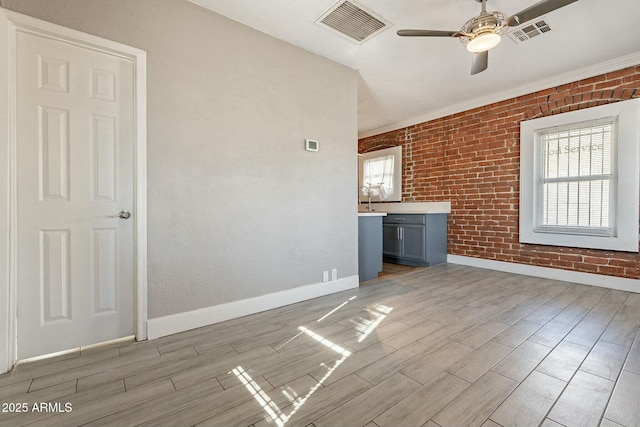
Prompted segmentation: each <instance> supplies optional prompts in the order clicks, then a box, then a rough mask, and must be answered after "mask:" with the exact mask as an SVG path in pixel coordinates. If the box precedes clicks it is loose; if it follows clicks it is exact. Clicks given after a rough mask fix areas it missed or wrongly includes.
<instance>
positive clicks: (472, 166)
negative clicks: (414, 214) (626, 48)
mask: <svg viewBox="0 0 640 427" xmlns="http://www.w3.org/2000/svg"><path fill="white" fill-rule="evenodd" d="M637 97H640V65H639V66H636V67H630V68H626V69H623V70H620V71H616V72H612V73H607V74H604V75H601V76H597V77H593V78H589V79H585V80H581V81H578V82H574V83H569V84H566V85H562V86H558V87H555V88H551V89H547V90H542V91H539V92H535V93H531V94H528V95H524V96H519V97H517V98H513V99H508V100H506V101H502V102H498V103H495V104H491V105H486V106H484V107H480V108H476V109H473V110H469V111H464V112H461V113H458V114H454V115H451V116H447V117H443V118H439V119H436V120H431V121H429V122H425V123H420V124H417V125H414V126H409V127H407V128H403V129H399V130H395V131H392V132H387V133H384V134H381V135H376V136H371V137H367V138H363V139H361V140H360V141H359V147H358V148H359V152H361V153H365V152H369V151H373V150H378V149H381V148H386V147H391V146H396V145H402V149H403V155H402V157H403V178H402V189H403V194H402V199H403V201H405V202H424V201H447V200H450V201H451V215H450V216H449V237H448V241H449V253H450V254H454V255H464V256H469V257H477V258H485V259H490V260H497V261H507V262H514V263H521V264H530V265H536V266H544V267H553V268H560V269H565V270H574V271H583V272H589V273H598V274H606V275H612V276H618V277H627V278H633V279H638V278H640V256H639V255H638V254H637V253H626V252H614V251H602V250H592V249H578V248H569V247H555V246H544V245H529V244H521V243H519V242H518V220H519V218H518V215H519V212H518V211H519V177H520V175H519V174H520V165H519V163H520V146H519V139H520V122H521V121H523V120H530V119H533V118H537V117H543V116H549V115H552V114H558V113H562V112H567V111H572V110H577V109H582V108H589V107H593V106H597V105H603V104H608V103H611V102H617V101H622V100H627V99H631V98H637Z"/></svg>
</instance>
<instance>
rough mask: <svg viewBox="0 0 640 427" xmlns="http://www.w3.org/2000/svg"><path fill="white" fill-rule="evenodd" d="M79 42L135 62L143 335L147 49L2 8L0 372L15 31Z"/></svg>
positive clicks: (10, 299)
mask: <svg viewBox="0 0 640 427" xmlns="http://www.w3.org/2000/svg"><path fill="white" fill-rule="evenodd" d="M20 31H21V32H27V33H31V34H37V35H38V36H41V37H46V38H51V39H55V40H58V41H63V42H66V43H70V44H72V45H75V46H81V47H85V48H88V49H92V50H95V51H98V52H102V53H106V54H109V55H114V56H118V57H121V58H125V59H128V60H130V61H132V63H133V64H134V73H135V76H134V82H135V100H134V112H135V116H136V117H135V119H134V125H135V136H134V138H135V140H134V145H135V147H134V158H135V160H134V181H135V183H134V216H133V218H134V221H135V224H134V257H135V260H134V301H135V303H134V309H135V313H134V319H135V321H134V322H135V325H134V330H135V335H136V340H138V341H142V340H145V339H147V104H146V99H147V93H146V87H147V83H146V71H147V70H146V61H147V58H146V52H145V51H143V50H141V49H137V48H134V47H131V46H127V45H123V44H120V43H117V42H113V41H110V40H106V39H103V38H101V37H96V36H92V35H90V34H85V33H82V32H80V31H76V30H72V29H69V28H65V27H62V26H60V25H56V24H52V23H49V22H46V21H42V20H39V19H35V18H31V17H29V16H26V15H22V14H19V13H15V12H11V11H9V10H6V9H2V8H0V84H3V85H4V88H6V90H2V89H0V171H6V172H5V173H1V172H0V241H1V242H2V243H1V244H0V373H4V372H7V371H9V370H10V369H11V368H12V367H13V365H14V364H15V362H16V342H17V329H16V327H17V317H16V315H17V282H16V274H15V272H16V267H17V264H16V253H17V247H16V239H15V236H16V219H17V204H16V200H17V198H16V195H17V191H18V188H17V185H16V170H17V162H16V147H17V136H16V33H17V32H20Z"/></svg>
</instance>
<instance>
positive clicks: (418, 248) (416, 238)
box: [402, 224, 426, 261]
mask: <svg viewBox="0 0 640 427" xmlns="http://www.w3.org/2000/svg"><path fill="white" fill-rule="evenodd" d="M402 237H403V239H402V256H403V257H405V258H412V259H415V260H419V261H426V254H425V252H424V248H425V233H424V225H412V224H406V225H404V226H403V230H402Z"/></svg>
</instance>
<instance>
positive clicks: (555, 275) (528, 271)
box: [447, 254, 640, 293]
mask: <svg viewBox="0 0 640 427" xmlns="http://www.w3.org/2000/svg"><path fill="white" fill-rule="evenodd" d="M447 262H449V263H451V264H459V265H466V266H469V267H477V268H484V269H487V270H495V271H502V272H505V273H514V274H522V275H525V276H533V277H540V278H543V279H552V280H560V281H563V282H570V283H578V284H581V285H591V286H599V287H602V288H609V289H616V290H619V291H627V292H635V293H640V280H638V279H627V278H624V277H613V276H605V275H602V274H593V273H583V272H580V271H569V270H560V269H557V268H549V267H538V266H536V265H528V264H516V263H512V262H504V261H494V260H490V259H483V258H473V257H467V256H461V255H451V254H449V255H447Z"/></svg>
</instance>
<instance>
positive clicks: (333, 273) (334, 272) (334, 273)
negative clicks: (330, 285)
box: [331, 268, 338, 280]
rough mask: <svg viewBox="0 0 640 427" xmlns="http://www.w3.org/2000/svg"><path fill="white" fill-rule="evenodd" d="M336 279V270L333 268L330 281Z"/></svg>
mask: <svg viewBox="0 0 640 427" xmlns="http://www.w3.org/2000/svg"><path fill="white" fill-rule="evenodd" d="M337 278H338V269H337V268H334V269H333V270H331V280H336V279H337Z"/></svg>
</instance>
